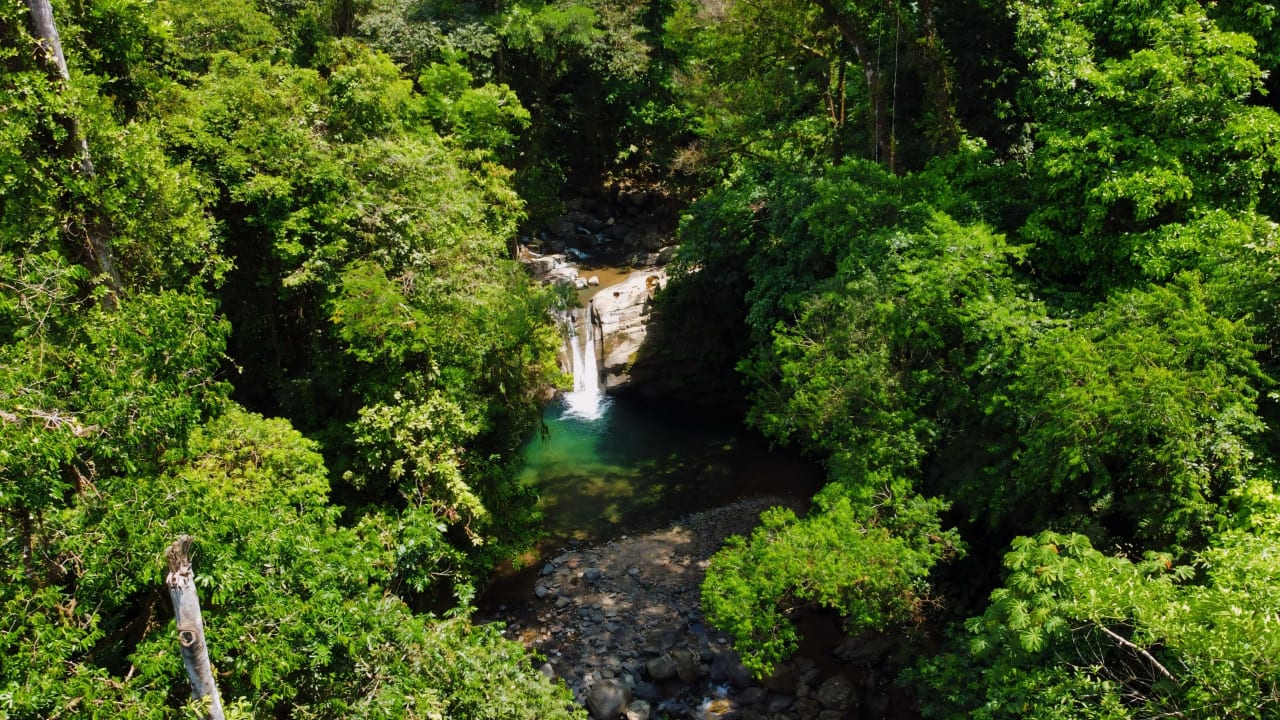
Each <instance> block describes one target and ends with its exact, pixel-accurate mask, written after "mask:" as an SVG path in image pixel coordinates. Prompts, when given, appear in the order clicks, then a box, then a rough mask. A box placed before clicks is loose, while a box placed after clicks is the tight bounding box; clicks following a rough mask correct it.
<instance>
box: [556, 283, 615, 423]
mask: <svg viewBox="0 0 1280 720" xmlns="http://www.w3.org/2000/svg"><path fill="white" fill-rule="evenodd" d="M584 315H585V317H586V321H585V322H584V323H583V327H582V331H581V332H579V331H578V327H577V323H576V322H574V321H573V318H572V317H570V318H569V321H568V322H567V323H566V324H567V325H568V332H569V356H570V358H572V363H573V392H567V393H565V394H564V404H565V416H567V417H575V418H579V419H581V420H596V419H598V418H599V417H600V416H601V415H603V414H604V407H605V403H604V395H603V394H601V392H600V367H599V362H598V359H597V357H596V333H595V328H594V327H592V325H591V305H587V311H586V312H585V313H584ZM583 335H586V339H585V340H584V339H583V337H582V336H583Z"/></svg>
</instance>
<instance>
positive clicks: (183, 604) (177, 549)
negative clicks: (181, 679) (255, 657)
mask: <svg viewBox="0 0 1280 720" xmlns="http://www.w3.org/2000/svg"><path fill="white" fill-rule="evenodd" d="M191 542H192V540H191V536H190V535H182V536H181V537H179V538H178V539H177V540H175V541H174V543H173V544H172V545H170V546H169V549H168V550H165V552H164V555H165V558H166V559H167V560H168V561H169V575H168V577H167V578H166V579H165V584H166V585H168V586H169V598H170V599H172V600H173V615H174V620H175V621H176V623H177V626H178V645H179V646H180V647H181V650H182V663H183V664H184V665H186V667H187V678H188V679H190V680H191V698H192V699H193V700H196V701H197V702H202V703H205V704H206V706H207V707H208V711H207V713H206V714H205V718H206V720H224V718H223V714H222V699H221V698H220V697H218V686H217V684H215V683H214V681H213V668H212V667H211V666H210V664H209V649H208V647H207V646H206V645H205V642H204V620H203V618H202V617H201V616H200V599H199V597H197V596H196V586H195V573H194V572H193V571H192V570H191Z"/></svg>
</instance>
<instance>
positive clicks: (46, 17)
mask: <svg viewBox="0 0 1280 720" xmlns="http://www.w3.org/2000/svg"><path fill="white" fill-rule="evenodd" d="M27 9H28V10H29V11H30V13H31V34H32V35H34V36H35V38H36V41H37V46H38V47H39V48H40V50H41V55H42V60H43V61H44V63H45V65H46V66H47V67H48V68H49V69H50V70H51V71H52V72H53V73H54V74H56V75H57V77H58V78H59V79H61V80H62V82H63V83H67V84H69V83H70V82H71V73H70V71H68V70H67V58H66V55H64V54H63V53H62V38H61V37H59V35H58V26H57V24H55V23H54V21H53V6H52V5H51V4H50V1H49V0H27ZM65 121H66V123H67V126H68V127H67V129H68V130H69V131H70V132H69V134H70V137H71V139H72V143H73V147H72V148H70V149H69V150H68V151H67V152H68V154H69V155H72V156H73V157H75V159H76V160H77V161H78V162H79V164H80V172H81V173H82V174H83V175H84V176H85V177H89V178H92V177H95V176H96V175H97V172H96V171H95V170H94V167H93V157H92V156H91V155H90V154H89V143H88V141H87V140H86V139H85V136H84V133H82V132H80V123H79V122H78V121H77V120H76V119H75V118H74V117H70V118H66V119H65ZM103 225H104V224H103V223H101V222H97V221H94V220H93V219H86V221H85V222H84V223H83V224H82V225H81V227H80V230H82V231H83V232H84V240H85V249H86V250H87V251H88V253H89V257H90V260H91V262H92V263H93V265H94V267H93V270H94V272H95V274H97V275H101V276H103V277H104V278H105V279H106V283H107V289H108V290H110V292H109V293H107V295H106V296H105V297H103V304H104V305H105V306H106V307H107V308H108V309H114V308H115V307H116V302H117V301H116V298H117V297H118V296H119V295H120V274H119V273H118V272H117V271H116V263H115V257H114V255H113V254H112V252H111V245H110V244H109V243H108V242H107V238H106V233H105V232H104V231H103Z"/></svg>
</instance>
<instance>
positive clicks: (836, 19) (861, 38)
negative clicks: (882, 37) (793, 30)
mask: <svg viewBox="0 0 1280 720" xmlns="http://www.w3.org/2000/svg"><path fill="white" fill-rule="evenodd" d="M815 2H816V3H817V5H818V7H819V8H821V9H822V13H823V15H824V16H826V18H827V21H828V22H830V23H831V24H832V25H834V26H835V28H836V30H837V31H839V33H840V37H842V38H844V41H845V42H846V43H847V44H848V45H849V47H850V48H851V49H852V50H853V53H854V55H855V56H856V57H857V58H858V64H859V65H861V66H862V76H863V77H864V78H865V79H866V81H867V97H868V98H869V99H870V100H871V117H870V122H869V125H870V127H869V128H868V130H869V131H870V135H871V155H872V158H874V159H875V160H878V161H880V162H882V163H884V164H885V165H886V166H887V167H888V168H889V172H895V171H896V169H897V158H896V157H895V156H896V153H895V152H894V151H895V149H896V147H895V142H894V137H893V122H892V118H891V117H890V110H889V108H888V107H887V105H888V103H887V102H886V100H887V98H886V93H885V81H884V80H885V79H884V72H883V71H882V70H881V68H880V61H879V58H878V57H876V56H875V53H872V52H871V48H870V45H869V44H868V35H869V32H868V29H867V28H864V27H859V26H858V25H857V24H855V23H854V22H851V21H850V20H849V18H847V17H845V16H844V15H843V14H841V12H840V9H839V8H837V7H836V5H835V3H834V2H833V1H832V0H815Z"/></svg>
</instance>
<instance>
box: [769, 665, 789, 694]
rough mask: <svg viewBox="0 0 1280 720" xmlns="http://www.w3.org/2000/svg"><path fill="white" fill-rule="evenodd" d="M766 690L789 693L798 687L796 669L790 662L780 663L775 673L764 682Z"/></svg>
mask: <svg viewBox="0 0 1280 720" xmlns="http://www.w3.org/2000/svg"><path fill="white" fill-rule="evenodd" d="M763 684H764V687H765V689H766V690H771V691H773V692H776V693H789V692H792V691H793V690H795V687H796V668H795V666H794V665H792V664H791V663H789V662H784V663H779V664H778V665H777V667H775V668H774V669H773V672H772V673H771V674H770V675H769V677H766V678H765V679H764V680H763Z"/></svg>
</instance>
